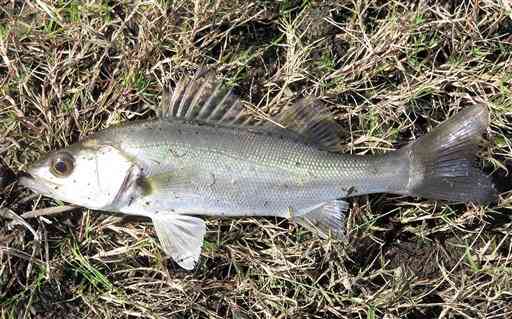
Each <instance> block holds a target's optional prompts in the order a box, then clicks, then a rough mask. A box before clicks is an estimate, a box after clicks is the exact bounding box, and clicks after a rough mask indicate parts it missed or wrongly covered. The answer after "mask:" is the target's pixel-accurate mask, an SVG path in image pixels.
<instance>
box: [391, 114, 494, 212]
mask: <svg viewBox="0 0 512 319" xmlns="http://www.w3.org/2000/svg"><path fill="white" fill-rule="evenodd" d="M488 121H489V112H488V110H487V108H486V107H484V106H480V105H475V106H471V107H467V108H465V109H464V110H462V111H461V112H459V113H457V114H456V115H455V116H453V117H452V118H450V119H448V120H447V121H446V122H444V123H442V124H441V125H439V126H438V127H436V128H435V129H433V130H432V131H431V132H430V133H429V134H427V135H425V136H423V137H421V138H420V139H418V140H417V141H415V142H414V143H412V144H411V145H408V146H407V147H405V148H404V149H402V150H401V152H403V153H407V156H408V157H409V160H410V168H409V185H408V191H407V193H408V194H409V195H413V196H420V197H425V198H431V199H441V200H448V201H454V202H471V201H475V202H480V203H486V202H492V201H495V200H496V198H497V193H496V189H495V188H494V185H493V183H492V181H491V179H490V178H489V177H488V176H486V175H485V174H484V173H483V172H482V171H481V170H480V169H479V168H477V167H476V166H475V159H476V154H477V152H478V150H479V144H480V142H481V140H482V135H483V133H484V132H485V131H486V130H487V127H488V125H489V122H488ZM403 155H404V156H405V155H406V154H403Z"/></svg>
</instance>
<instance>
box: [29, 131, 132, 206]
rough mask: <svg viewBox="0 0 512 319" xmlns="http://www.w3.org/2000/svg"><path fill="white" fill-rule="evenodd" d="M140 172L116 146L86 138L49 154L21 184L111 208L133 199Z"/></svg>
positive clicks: (67, 199)
mask: <svg viewBox="0 0 512 319" xmlns="http://www.w3.org/2000/svg"><path fill="white" fill-rule="evenodd" d="M138 174H139V171H138V168H137V166H136V165H134V164H133V163H132V162H131V161H130V160H129V159H128V158H127V157H126V156H125V155H124V154H123V153H122V152H120V151H119V150H118V149H116V148H115V147H113V146H110V145H97V144H95V143H94V140H86V141H85V142H84V143H81V144H75V145H72V146H70V147H69V148H66V149H62V150H58V151H56V152H52V153H50V154H48V155H47V156H46V157H45V158H44V159H42V160H40V161H39V162H37V163H35V164H34V165H33V166H32V167H31V168H30V169H29V170H28V176H27V177H23V178H22V179H21V180H20V183H21V184H22V185H24V186H26V187H28V188H30V189H32V190H33V191H35V192H38V193H40V194H43V195H45V196H48V197H52V198H54V199H58V200H62V201H65V202H68V203H72V204H77V205H80V206H84V207H87V208H91V209H100V210H109V209H114V208H116V207H119V206H122V205H123V204H125V203H126V202H127V201H130V200H131V199H130V197H131V196H132V195H130V191H132V188H134V187H135V184H136V183H135V180H136V178H137V176H138Z"/></svg>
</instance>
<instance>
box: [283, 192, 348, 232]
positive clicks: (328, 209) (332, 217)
mask: <svg viewBox="0 0 512 319" xmlns="http://www.w3.org/2000/svg"><path fill="white" fill-rule="evenodd" d="M348 208H349V204H348V203H347V202H346V201H343V200H339V199H337V200H333V201H331V202H327V203H324V204H322V205H320V206H316V207H315V208H314V209H312V210H311V211H309V212H307V213H306V214H304V215H301V216H297V217H294V218H293V220H294V221H295V222H297V223H298V224H300V225H301V226H304V227H306V228H307V229H308V230H310V231H312V232H315V233H317V234H318V235H319V236H320V237H321V238H329V237H332V238H336V239H342V238H343V237H344V234H345V213H346V212H347V210H348Z"/></svg>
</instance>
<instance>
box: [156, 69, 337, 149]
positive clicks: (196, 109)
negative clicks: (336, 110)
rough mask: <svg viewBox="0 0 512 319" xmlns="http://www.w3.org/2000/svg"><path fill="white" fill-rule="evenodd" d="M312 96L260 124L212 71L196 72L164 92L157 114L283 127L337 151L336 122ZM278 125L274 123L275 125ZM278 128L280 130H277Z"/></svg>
mask: <svg viewBox="0 0 512 319" xmlns="http://www.w3.org/2000/svg"><path fill="white" fill-rule="evenodd" d="M319 105H320V102H319V100H317V99H315V98H304V99H301V100H299V101H298V102H296V103H295V104H293V105H291V106H290V107H288V108H287V109H286V110H284V111H283V112H281V114H280V115H278V116H277V117H275V118H273V119H272V121H270V123H268V125H265V126H260V125H261V124H262V121H261V116H256V115H255V113H254V112H253V111H251V110H249V109H248V108H245V107H244V106H243V105H242V103H241V102H240V100H239V99H238V97H237V96H236V95H235V94H233V93H232V91H231V90H230V89H229V88H227V86H226V85H224V84H222V83H219V82H217V81H215V79H214V74H213V73H211V72H210V73H206V75H205V74H200V73H197V74H196V75H195V76H193V77H191V78H188V79H187V78H184V79H182V80H180V81H179V82H178V83H177V84H176V87H175V88H173V89H171V88H170V89H169V90H168V92H164V96H163V98H162V107H161V114H160V117H162V118H166V119H182V120H186V121H198V122H202V123H207V124H210V125H221V126H231V127H251V126H252V127H255V126H260V129H263V130H268V131H276V130H279V131H280V132H281V133H282V129H286V130H287V131H289V132H292V133H293V134H292V135H293V137H295V138H300V139H301V140H303V141H305V142H306V143H309V144H315V145H317V146H319V147H320V148H321V149H323V150H328V151H337V150H338V149H337V146H338V143H339V139H338V136H337V130H338V128H337V125H336V122H335V121H334V119H333V118H332V115H331V114H330V112H328V111H327V110H325V109H323V108H320V107H319ZM276 124H277V125H276ZM279 128H281V129H279Z"/></svg>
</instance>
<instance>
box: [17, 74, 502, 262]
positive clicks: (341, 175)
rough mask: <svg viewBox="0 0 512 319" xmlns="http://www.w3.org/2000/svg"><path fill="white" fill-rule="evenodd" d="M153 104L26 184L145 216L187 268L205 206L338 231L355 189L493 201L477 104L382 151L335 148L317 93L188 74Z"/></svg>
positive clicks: (341, 233)
mask: <svg viewBox="0 0 512 319" xmlns="http://www.w3.org/2000/svg"><path fill="white" fill-rule="evenodd" d="M156 113H157V115H156V116H155V118H154V119H150V120H140V121H128V122H127V123H122V124H120V125H117V126H114V127H110V128H106V129H104V130H101V131H99V132H97V133H95V134H94V135H91V136H89V137H87V138H85V139H83V140H82V141H79V142H77V143H75V144H72V145H70V146H69V147H67V148H63V149H60V150H56V151H53V152H50V153H48V154H47V155H45V156H43V157H42V158H41V159H40V160H38V161H37V162H36V163H34V164H33V165H31V166H30V168H29V169H28V170H27V172H26V173H25V174H24V175H23V176H22V177H21V178H20V184H21V185H23V186H25V187H28V188H29V189H31V190H32V191H34V192H36V193H39V194H41V195H44V196H47V197H50V198H54V199H57V200H61V201H64V202H68V203H71V204H75V205H80V206H83V207H86V208H89V209H92V210H97V211H106V212H118V213H123V214H128V215H138V216H145V217H148V218H150V219H151V220H152V223H153V225H154V228H155V232H156V235H157V237H158V239H159V242H160V244H161V247H162V249H163V251H164V252H165V254H166V255H167V256H168V257H170V258H172V259H173V260H174V261H175V262H176V263H177V264H178V265H179V266H181V267H182V268H184V269H187V270H192V269H194V268H195V267H196V265H197V263H198V262H199V259H200V255H201V249H202V244H203V240H204V236H205V233H206V225H205V222H204V220H203V219H202V218H201V216H219V217H244V216H276V217H281V218H287V219H289V220H290V221H292V222H294V223H297V224H299V225H302V226H304V227H305V228H306V229H308V230H310V231H312V232H315V233H316V234H318V236H320V237H321V238H334V239H340V240H342V239H343V238H344V237H345V226H344V221H345V217H346V214H347V213H348V211H349V204H348V202H347V201H346V199H347V198H350V197H354V196H360V195H364V194H373V193H391V194H398V195H406V196H414V197H420V198H426V199H433V200H444V201H448V202H457V203H465V202H475V203H482V204H486V203H491V202H493V201H496V200H497V195H498V194H497V191H496V189H495V187H494V185H493V182H492V179H491V177H489V176H487V175H486V174H485V173H484V172H483V171H482V170H481V169H480V168H479V167H478V165H476V163H477V161H476V160H477V153H478V151H479V147H480V145H479V144H480V143H481V142H482V139H483V135H484V134H485V133H486V131H487V129H488V126H489V111H488V109H487V107H485V106H484V105H481V104H474V105H469V106H466V107H464V108H462V110H461V111H459V112H458V113H456V114H455V115H453V116H452V117H451V118H449V119H448V120H446V121H444V122H443V123H441V124H440V125H438V126H437V127H435V128H434V129H432V130H431V131H430V132H429V133H427V134H425V135H424V136H422V137H420V138H418V139H416V140H415V141H412V142H411V143H410V144H407V145H406V146H404V147H402V148H400V149H399V150H396V151H390V152H387V153H384V154H376V155H355V154H344V153H343V152H340V149H341V147H340V146H341V140H340V138H339V136H338V133H339V129H338V124H337V122H336V121H335V120H334V119H333V116H332V114H331V112H330V111H329V110H328V109H327V108H326V107H322V103H320V102H319V99H318V98H314V97H304V98H302V99H298V101H297V102H296V103H294V104H292V105H289V106H287V107H286V108H284V110H282V111H281V112H279V113H278V114H276V115H273V116H270V115H267V114H263V113H261V112H258V111H257V110H254V109H252V108H249V107H247V106H246V105H245V104H244V103H242V102H241V100H240V99H239V98H238V96H237V95H236V94H234V93H233V91H232V90H231V89H230V88H229V87H228V86H227V85H225V84H224V83H223V82H222V81H217V80H216V79H215V77H213V76H203V75H193V76H188V77H183V78H182V79H181V80H179V81H178V82H177V83H176V84H175V85H174V86H172V87H169V88H168V89H166V90H164V93H163V94H162V98H161V105H160V106H159V107H158V109H157V112H156Z"/></svg>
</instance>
